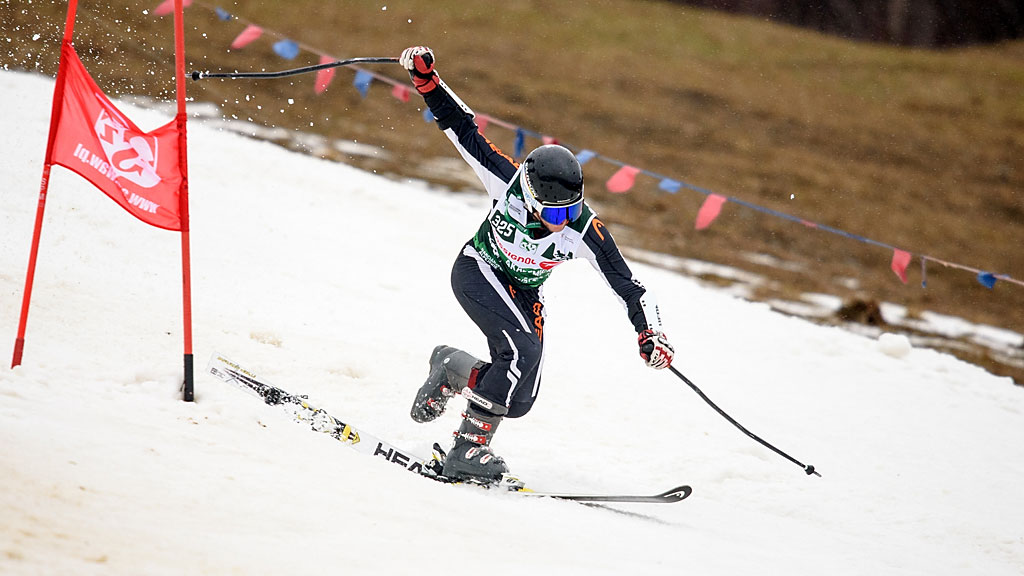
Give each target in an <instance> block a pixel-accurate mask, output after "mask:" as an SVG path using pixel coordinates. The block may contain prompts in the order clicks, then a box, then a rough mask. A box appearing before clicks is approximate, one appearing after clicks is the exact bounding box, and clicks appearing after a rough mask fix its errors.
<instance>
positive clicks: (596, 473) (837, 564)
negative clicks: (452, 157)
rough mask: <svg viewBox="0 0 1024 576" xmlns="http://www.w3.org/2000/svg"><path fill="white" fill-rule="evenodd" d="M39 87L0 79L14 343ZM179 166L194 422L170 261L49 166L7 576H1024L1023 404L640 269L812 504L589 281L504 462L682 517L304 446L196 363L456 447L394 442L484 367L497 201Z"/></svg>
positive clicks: (689, 359) (731, 404) (1022, 398)
mask: <svg viewBox="0 0 1024 576" xmlns="http://www.w3.org/2000/svg"><path fill="white" fill-rule="evenodd" d="M52 87H53V84H52V80H50V79H48V78H44V77H40V76H35V75H29V74H24V73H16V72H0V106H2V109H3V110H4V113H3V114H4V123H5V127H6V130H5V137H4V138H3V140H2V142H0V158H2V161H0V162H2V164H0V165H2V166H3V174H4V180H5V185H4V186H3V187H2V188H0V302H2V305H0V329H2V330H4V331H6V333H7V335H8V338H9V340H8V342H9V343H11V344H13V340H14V335H15V333H16V328H17V322H18V313H19V310H20V304H21V297H22V289H23V283H24V278H25V268H26V263H27V257H28V252H29V244H30V239H31V234H32V225H33V219H34V215H35V209H36V199H37V195H36V190H38V185H39V176H40V173H41V164H42V157H43V150H44V147H45V143H46V131H47V127H48V116H49V110H50V98H51V94H52ZM125 109H126V112H127V113H128V114H129V116H131V117H132V118H133V119H135V120H136V121H137V122H138V123H140V125H142V126H143V127H145V128H151V127H155V126H158V125H160V124H162V123H164V122H166V120H167V118H166V117H165V116H160V115H159V114H155V113H154V112H152V111H146V110H141V109H136V108H133V107H131V106H128V105H125ZM189 136H190V141H189V167H190V176H191V177H190V184H191V187H190V188H191V215H192V235H191V239H192V257H193V260H192V263H193V267H192V269H193V307H194V318H195V322H194V324H195V356H196V364H197V370H196V400H197V401H196V402H195V403H194V404H189V403H185V402H182V401H180V393H179V391H178V386H179V383H180V379H181V350H182V344H181V343H182V328H181V322H182V321H181V293H180V277H181V270H180V239H179V236H178V235H177V234H175V233H171V232H166V231H162V230H158V229H155V228H151V227H147V226H145V225H144V224H142V223H140V222H139V221H137V220H135V219H134V218H132V217H130V216H129V215H127V214H125V213H123V211H122V210H121V209H120V208H119V207H118V206H116V205H115V204H114V203H113V202H111V201H110V200H109V199H107V198H105V197H104V196H103V195H102V193H100V192H99V191H97V190H95V189H93V188H92V187H91V186H90V185H89V184H88V183H87V182H85V181H84V180H83V179H81V178H80V177H78V176H76V175H73V174H71V173H70V172H68V171H66V170H64V169H62V168H59V167H58V168H55V169H54V171H53V173H52V182H51V186H50V194H49V196H48V200H47V206H46V216H45V225H44V228H43V234H42V245H41V248H40V253H39V266H38V269H37V275H36V281H35V291H34V295H33V301H32V309H31V314H30V316H29V322H28V332H27V338H26V347H25V358H24V365H23V366H20V367H18V368H17V369H14V370H6V369H2V370H0V519H2V521H0V573H2V574H5V575H22V574H104V575H109V574H126V575H128V574H156V575H161V574H211V575H220V574H299V573H315V572H325V573H326V572H345V573H352V574H410V573H420V572H423V571H426V572H427V573H430V572H437V573H458V572H464V571H468V570H481V571H486V573H488V574H533V573H536V574H701V575H712V576H713V575H718V574H721V575H733V574H796V573H808V572H813V573H819V574H830V575H835V574H840V575H841V574H870V575H878V574H900V575H907V574H927V575H930V576H931V575H935V574H950V575H953V574H955V575H963V574H984V575H986V576H997V575H1020V574H1024V483H1022V482H1021V478H1024V389H1021V388H1019V387H1015V386H1014V385H1013V384H1012V382H1011V381H1010V380H1009V379H1007V378H997V377H995V376H992V375H990V374H988V373H986V372H984V371H983V370H981V369H980V368H977V367H975V366H972V365H969V364H966V363H964V362H961V361H959V360H957V359H955V358H953V357H951V356H948V355H944V354H940V353H937V352H934V351H931V350H928V349H924V348H918V347H908V348H907V349H905V350H904V349H902V348H901V347H900V346H896V348H900V353H899V354H892V352H891V350H889V346H887V345H883V344H880V341H879V340H876V339H874V338H867V337H864V336H859V335H856V334H852V333H850V332H847V331H843V330H842V329H839V328H834V327H822V326H816V325H813V324H810V323H808V322H806V321H803V320H799V319H795V318H792V317H787V316H784V315H782V314H779V313H777V312H773V311H772V310H771V309H770V308H769V307H768V306H767V305H764V304H752V303H748V302H745V301H742V300H739V299H737V298H735V297H733V296H730V295H728V294H725V293H722V292H719V291H714V290H712V289H709V288H706V287H702V286H700V285H699V284H698V283H697V282H696V281H694V280H692V279H688V278H686V277H683V276H680V275H677V274H675V273H673V272H671V271H668V270H664V269H659V268H655V267H651V266H647V265H641V264H635V265H634V271H635V272H636V273H637V275H638V277H640V278H641V279H642V280H643V281H644V282H645V284H646V285H647V286H648V287H649V288H651V289H652V290H653V291H654V292H656V293H657V294H658V296H659V301H660V303H661V307H662V312H663V317H664V319H665V322H666V324H667V327H668V333H669V335H670V337H671V338H672V340H673V342H674V343H675V345H676V348H677V350H678V356H677V361H676V366H677V367H678V368H679V369H680V370H681V371H682V372H683V373H684V374H686V375H687V376H688V377H689V378H690V379H691V380H693V381H694V382H695V383H696V384H697V385H698V386H700V387H701V389H702V390H703V391H704V392H705V393H707V394H708V396H710V397H711V398H712V399H713V400H714V401H715V402H716V403H717V404H718V405H719V406H721V407H722V408H723V409H724V410H725V411H726V412H728V413H729V414H730V415H732V416H733V417H734V418H736V419H737V420H738V421H740V422H741V423H742V424H743V425H744V426H746V427H747V428H749V429H750V430H751V431H752V432H754V433H756V434H758V435H759V436H761V437H762V438H764V439H765V440H767V441H769V442H771V443H773V444H774V445H776V446H777V447H779V448H780V449H782V450H784V451H786V452H787V453H789V454H791V455H792V456H794V457H796V458H798V459H800V460H801V461H802V462H804V463H806V464H813V465H814V466H815V467H816V468H817V469H818V470H819V471H820V472H821V474H822V475H823V476H822V477H821V478H816V477H808V476H806V475H805V474H804V473H803V472H802V471H801V470H800V469H799V467H797V466H795V465H793V464H792V463H790V462H787V461H786V460H784V459H782V458H780V457H779V456H778V455H777V454H774V453H773V452H771V451H769V450H767V449H765V448H763V447H761V446H760V445H758V444H757V443H755V442H754V441H753V440H751V439H750V438H748V437H747V436H745V435H743V434H742V433H740V432H739V431H738V430H736V429H735V428H733V427H732V426H731V425H730V424H729V423H728V422H726V421H725V420H724V419H722V418H721V417H720V416H719V415H718V414H717V413H715V412H714V411H713V410H711V409H710V408H709V407H708V406H707V405H706V404H705V403H704V402H702V401H701V400H700V398H699V397H698V396H696V395H695V394H694V393H693V391H692V390H690V389H689V388H688V387H686V386H685V385H684V384H683V383H682V382H680V381H679V380H678V379H677V378H675V377H674V376H673V375H672V374H671V373H669V372H667V371H664V372H655V371H651V370H649V369H647V368H646V367H644V366H643V364H642V362H641V361H640V359H639V358H638V357H637V353H636V349H635V348H636V344H635V335H634V334H632V332H631V329H630V326H629V323H628V322H627V320H626V318H625V314H624V312H623V311H622V309H621V308H620V307H619V305H618V302H617V301H616V299H615V298H614V296H613V294H612V293H611V292H610V291H609V290H608V289H607V287H606V286H605V285H604V283H603V282H602V281H601V280H600V277H599V276H598V275H597V274H596V273H595V272H594V271H593V270H592V269H591V268H590V267H589V265H587V264H586V263H585V262H573V263H570V264H566V265H564V266H561V267H559V269H558V272H557V273H556V274H554V276H553V277H552V280H551V281H550V283H549V285H548V287H547V290H546V296H547V301H548V311H549V319H548V324H547V330H546V336H545V339H546V343H547V346H548V356H547V361H546V372H545V379H544V383H543V385H542V389H541V394H540V398H539V400H538V402H537V404H536V406H535V408H534V410H533V411H532V412H531V413H530V414H528V415H527V416H526V417H524V418H522V419H519V420H506V421H505V422H504V423H503V424H502V427H501V429H500V430H499V431H498V433H497V436H496V438H495V442H494V447H495V449H496V451H497V452H498V453H499V454H501V455H503V456H504V457H505V458H506V460H507V461H508V462H509V463H510V464H511V466H512V468H513V470H514V471H515V472H517V473H518V474H520V475H521V476H522V477H523V478H525V479H526V480H527V481H528V483H529V484H530V485H531V486H533V487H534V488H536V489H539V490H556V491H562V490H568V489H575V490H582V491H587V492H621V491H630V492H650V493H654V492H659V491H661V490H664V489H667V488H670V487H672V486H675V485H677V484H679V483H687V484H690V485H691V486H693V489H694V492H693V495H692V496H691V497H690V498H689V499H688V500H686V501H684V502H682V503H679V504H672V505H664V506H650V505H648V506H644V505H619V506H614V507H612V508H613V509H601V508H591V507H586V506H582V505H578V504H573V503H568V502H559V501H550V500H543V499H541V500H530V499H523V498H520V497H517V496H516V495H513V494H497V493H488V492H484V491H481V490H477V489H474V488H470V487H456V486H444V485H439V484H435V483H432V482H428V481H425V480H423V479H420V478H416V477H415V476H413V475H411V474H408V473H405V472H403V471H401V470H400V469H398V468H397V467H396V466H395V465H394V464H391V463H386V462H384V461H383V460H380V459H376V460H375V459H373V458H370V457H367V456H364V455H361V454H359V453H357V452H356V451H354V450H350V449H348V448H347V447H345V446H343V445H341V444H339V443H337V442H336V441H334V440H332V439H330V438H329V437H327V436H326V435H319V434H314V433H312V432H310V431H309V430H308V429H306V428H304V427H303V426H302V425H299V424H296V423H294V422H292V421H290V420H289V419H288V418H287V416H286V415H285V414H284V413H283V412H279V411H277V409H275V408H271V407H268V406H265V405H263V404H262V403H260V402H259V401H258V400H256V399H254V398H252V397H250V396H247V395H245V394H243V393H241V392H240V391H238V390H237V389H235V388H233V387H231V386H229V385H226V384H224V383H221V382H219V381H218V380H216V379H214V378H213V377H212V376H209V375H207V374H205V373H204V372H203V370H202V369H203V367H204V366H205V364H206V360H207V358H209V356H210V355H211V353H212V352H213V351H215V350H216V351H218V352H221V353H223V354H225V355H227V356H228V357H231V358H233V359H235V360H237V361H239V362H242V363H243V364H245V365H247V367H249V368H251V369H253V370H255V371H257V372H258V373H261V374H262V375H264V376H266V377H267V378H268V379H269V380H270V381H272V382H275V383H277V384H278V385H280V386H282V387H284V388H286V389H289V390H291V391H294V392H301V393H306V394H309V395H310V397H311V399H314V400H315V401H316V402H317V403H318V404H320V405H322V406H323V407H324V408H326V409H327V410H329V411H331V412H332V413H335V414H336V415H338V416H340V417H342V418H344V419H346V420H349V421H351V422H352V423H354V424H356V425H358V426H362V427H364V428H365V429H367V430H368V431H371V432H373V433H375V434H377V435H379V436H381V437H383V438H385V439H387V440H389V441H390V442H392V443H394V444H396V445H399V446H402V447H404V448H406V449H408V450H411V451H414V452H417V453H419V454H423V455H425V454H428V453H429V447H430V445H431V443H432V442H434V441H443V440H445V439H446V438H449V437H450V436H449V435H450V433H451V430H453V429H454V428H455V427H456V425H457V420H458V414H457V412H458V410H457V409H451V410H449V413H447V414H446V415H445V416H444V417H442V418H441V419H440V420H439V421H437V422H434V423H431V424H426V425H420V424H415V423H414V422H412V420H411V419H410V418H409V417H408V410H409V406H410V404H411V400H412V397H413V394H414V391H415V390H416V388H417V387H418V386H419V384H420V383H421V382H422V379H423V377H424V375H425V368H426V365H427V358H428V355H429V353H430V351H431V349H432V348H433V346H434V345H435V344H437V343H440V342H447V343H450V344H454V345H459V346H462V347H465V348H466V349H468V350H469V351H471V352H474V353H476V354H478V355H480V354H482V353H484V352H485V350H486V349H485V343H484V342H483V340H482V338H481V337H480V335H479V334H478V333H477V331H476V329H475V327H474V326H473V325H472V324H471V323H470V321H469V320H468V319H467V318H466V317H465V316H464V315H463V313H462V312H461V310H460V309H459V307H458V305H457V303H456V302H455V300H454V298H453V297H452V296H451V294H450V289H449V286H448V282H449V281H448V275H449V270H450V265H451V262H452V260H453V259H454V257H455V255H456V253H457V251H458V250H459V248H460V247H461V245H462V243H463V242H464V241H465V240H466V239H467V238H469V236H470V235H471V234H472V232H473V231H474V230H475V228H476V227H477V225H478V224H479V222H480V219H481V218H482V216H483V213H484V208H485V200H484V199H483V198H479V197H474V196H467V195H449V194H444V193H442V192H438V191H432V190H430V189H428V188H427V187H425V186H424V185H423V184H422V183H402V182H394V181H390V180H387V179H384V178H381V177H378V176H374V175H371V174H367V173H364V172H360V171H358V170H356V169H354V168H351V167H348V166H344V165H340V164H335V163H329V162H324V161H319V160H316V159H313V158H310V157H306V156H302V155H299V154H296V153H291V152H288V151H285V150H283V149H281V148H279V147H276V146H273V145H270V144H267V143H263V142H259V141H254V140H248V139H245V138H243V137H241V136H239V135H236V134H232V133H228V132H224V131H220V130H216V129H214V128H212V127H204V126H203V125H202V123H200V122H192V123H190V128H189ZM446 145H447V144H446V143H445V142H444V139H443V137H442V136H441V135H440V134H438V146H439V149H441V148H440V147H443V146H446ZM452 154H454V151H453V152H452ZM8 350H10V349H8Z"/></svg>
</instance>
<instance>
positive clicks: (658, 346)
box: [580, 216, 675, 370]
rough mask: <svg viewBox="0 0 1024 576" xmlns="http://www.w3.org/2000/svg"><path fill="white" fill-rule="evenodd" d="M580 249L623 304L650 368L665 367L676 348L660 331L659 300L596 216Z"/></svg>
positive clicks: (641, 354) (669, 363)
mask: <svg viewBox="0 0 1024 576" xmlns="http://www.w3.org/2000/svg"><path fill="white" fill-rule="evenodd" d="M582 248H583V249H582V250H581V253H580V255H581V256H583V257H585V258H587V259H588V260H590V263H591V264H593V266H594V268H596V269H597V271H598V272H600V273H601V276H602V277H603V278H604V279H605V282H606V283H607V284H608V286H609V287H610V288H611V289H612V290H614V291H615V294H616V295H617V296H618V297H619V300H620V301H622V303H623V305H624V306H625V308H626V313H627V314H628V315H629V321H630V322H631V323H632V324H633V328H634V329H635V330H636V333H637V344H638V345H639V347H640V356H641V357H642V358H643V359H644V361H645V362H646V363H647V365H648V366H650V367H651V368H656V369H659V370H660V369H662V368H668V367H669V365H671V364H672V358H673V357H674V356H675V349H674V348H673V347H672V344H670V343H669V341H668V337H666V336H665V333H664V332H662V326H661V315H660V313H659V312H658V303H657V301H656V300H655V298H654V295H653V294H651V293H650V292H649V291H648V290H647V288H645V287H644V285H643V284H641V283H640V281H638V280H637V279H636V278H634V277H633V272H632V271H631V270H630V269H629V265H628V264H626V260H625V259H624V258H623V257H622V253H621V252H619V248H618V246H616V244H615V239H614V238H612V235H611V233H610V232H609V231H608V229H607V228H606V227H605V225H604V223H603V222H601V220H599V219H598V218H597V216H594V217H593V218H591V219H590V222H589V223H588V224H587V227H586V231H585V232H584V234H583V247H582Z"/></svg>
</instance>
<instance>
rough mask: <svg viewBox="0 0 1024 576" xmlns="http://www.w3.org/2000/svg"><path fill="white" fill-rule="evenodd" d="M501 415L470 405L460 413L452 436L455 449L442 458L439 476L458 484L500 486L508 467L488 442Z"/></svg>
mask: <svg viewBox="0 0 1024 576" xmlns="http://www.w3.org/2000/svg"><path fill="white" fill-rule="evenodd" d="M501 419H502V417H501V416H500V415H495V414H490V413H488V412H484V411H482V410H480V409H478V408H477V407H475V406H473V405H472V404H470V405H469V406H467V407H466V411H465V412H463V413H462V424H461V425H460V426H459V429H458V430H456V432H455V445H454V446H452V449H451V450H450V451H448V454H447V456H446V457H445V458H444V467H443V469H442V471H441V474H442V475H443V476H444V477H445V478H448V479H451V480H453V481H457V482H470V483H474V484H485V485H494V484H497V483H500V482H501V481H502V478H503V476H504V475H505V474H507V473H508V466H506V465H505V461H504V460H502V459H501V457H500V456H497V455H495V454H494V452H492V451H491V447H490V443H491V438H493V437H494V432H495V431H496V430H497V429H498V424H499V423H500V422H501Z"/></svg>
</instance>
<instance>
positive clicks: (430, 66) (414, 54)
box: [398, 46, 440, 94]
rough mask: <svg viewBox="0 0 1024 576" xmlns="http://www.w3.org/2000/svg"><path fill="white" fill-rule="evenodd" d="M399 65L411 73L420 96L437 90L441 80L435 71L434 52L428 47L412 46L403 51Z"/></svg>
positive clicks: (410, 75)
mask: <svg viewBox="0 0 1024 576" xmlns="http://www.w3.org/2000/svg"><path fill="white" fill-rule="evenodd" d="M398 63H399V64H401V65H402V66H404V67H405V69H406V70H408V71H409V77H410V78H412V84H413V86H415V87H416V91H417V92H419V93H420V94H426V93H427V92H430V91H431V90H433V89H434V88H437V82H438V81H439V80H440V78H438V76H437V72H435V71H434V51H433V50H431V49H430V48H427V47H426V46H412V47H410V48H406V49H405V50H403V51H402V55H401V56H400V57H399V58H398Z"/></svg>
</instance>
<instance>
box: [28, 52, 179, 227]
mask: <svg viewBox="0 0 1024 576" xmlns="http://www.w3.org/2000/svg"><path fill="white" fill-rule="evenodd" d="M61 58H62V60H63V65H64V66H65V67H66V70H67V72H66V74H67V75H66V76H65V78H64V100H63V104H62V107H61V112H60V122H59V124H58V125H57V129H56V135H55V136H54V141H53V153H52V156H51V158H49V159H48V162H49V163H51V164H60V165H61V166H64V167H65V168H67V169H68V170H71V171H72V172H75V173H77V174H78V175H80V176H82V177H83V178H85V179H86V180H88V181H89V182H92V183H93V184H94V185H95V186H96V187H97V188H99V189H100V190H102V191H103V193H105V194H106V195H107V196H109V197H110V198H111V199H112V200H113V201H115V202H117V203H118V204H120V205H121V207H122V208H124V209H125V210H127V211H128V212H130V213H131V214H132V215H133V216H135V217H136V218H138V219H139V220H142V221H143V222H145V223H147V224H152V225H153V226H156V227H158V228H165V229H167V230H180V229H181V218H180V207H179V205H178V190H179V186H180V185H181V171H180V169H179V166H178V161H179V156H178V130H177V128H176V121H175V120H172V121H171V122H169V123H167V124H165V125H163V126H161V127H160V128H157V129H156V130H153V131H152V132H143V131H142V130H141V129H139V127H138V126H136V125H135V124H134V123H133V122H132V121H131V120H129V119H128V118H127V117H126V116H125V115H124V114H122V113H121V111H120V110H118V109H117V107H115V106H114V104H113V103H111V102H110V100H108V99H107V97H106V96H105V95H104V94H103V92H102V91H101V90H100V89H99V87H98V86H97V85H96V82H94V81H93V79H92V78H91V77H90V76H89V73H88V72H87V71H86V70H85V66H83V65H82V61H81V60H79V58H78V54H76V53H75V49H74V48H72V47H71V45H70V44H67V45H65V47H64V49H63V51H62V54H61Z"/></svg>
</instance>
